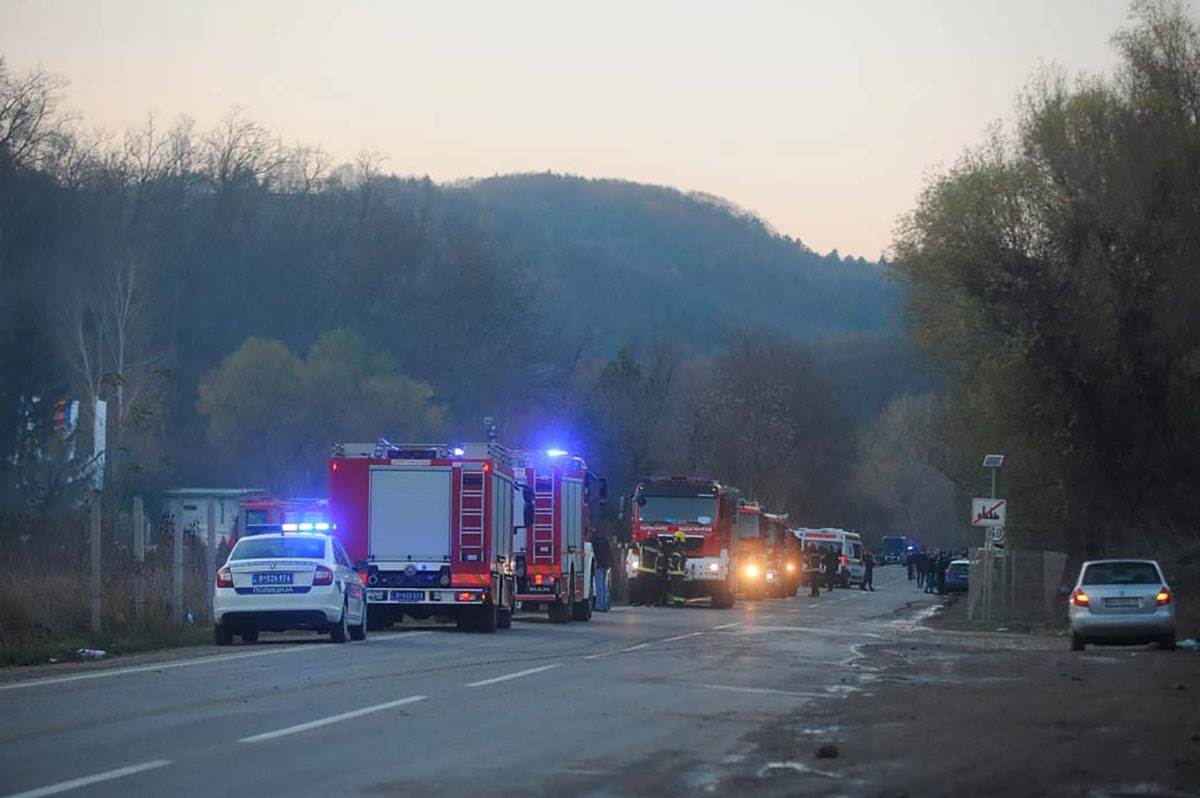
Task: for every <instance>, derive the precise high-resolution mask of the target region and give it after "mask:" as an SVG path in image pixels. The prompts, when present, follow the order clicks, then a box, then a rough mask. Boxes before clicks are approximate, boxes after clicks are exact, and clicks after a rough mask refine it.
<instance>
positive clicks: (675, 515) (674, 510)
mask: <svg viewBox="0 0 1200 798" xmlns="http://www.w3.org/2000/svg"><path fill="white" fill-rule="evenodd" d="M641 498H642V499H644V500H645V502H646V503H645V504H640V505H639V506H638V520H640V521H641V522H642V523H643V524H711V523H712V520H713V516H714V515H716V512H717V499H716V497H715V496H647V495H645V494H642V496H641Z"/></svg>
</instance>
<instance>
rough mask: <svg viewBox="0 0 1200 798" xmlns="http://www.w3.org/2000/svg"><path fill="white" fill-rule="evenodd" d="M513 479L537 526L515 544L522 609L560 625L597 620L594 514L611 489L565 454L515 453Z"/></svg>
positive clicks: (521, 534) (552, 451)
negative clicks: (594, 615) (546, 614)
mask: <svg viewBox="0 0 1200 798" xmlns="http://www.w3.org/2000/svg"><path fill="white" fill-rule="evenodd" d="M513 474H514V476H515V477H516V484H517V487H518V489H519V490H520V491H521V492H522V496H524V495H527V494H526V493H525V491H529V492H530V493H531V494H532V496H531V498H532V499H533V505H534V514H533V522H532V523H531V524H527V525H525V526H520V527H518V528H517V534H516V537H515V538H514V541H513V548H514V554H515V557H516V575H517V601H518V602H519V603H520V607H521V609H522V610H528V609H534V608H537V609H539V610H540V609H542V608H545V609H547V610H548V611H549V615H550V620H551V621H552V622H554V623H568V622H570V621H588V620H591V617H592V604H593V600H594V592H593V588H594V581H593V578H594V576H595V571H596V565H595V562H594V560H593V555H592V544H591V539H592V508H593V507H595V506H596V505H597V504H598V503H599V502H600V501H603V499H604V494H605V493H606V492H607V484H606V483H605V481H604V480H602V479H600V478H598V477H596V476H595V475H594V474H593V473H592V472H591V471H589V470H588V467H587V463H586V462H585V461H584V459H583V458H582V457H577V456H575V455H572V454H569V453H567V452H565V451H562V450H559V449H550V450H548V451H544V452H542V451H514V452H513Z"/></svg>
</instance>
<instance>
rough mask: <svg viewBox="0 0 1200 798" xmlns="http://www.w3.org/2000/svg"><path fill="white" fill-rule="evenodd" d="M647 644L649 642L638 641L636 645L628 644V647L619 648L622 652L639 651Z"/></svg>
mask: <svg viewBox="0 0 1200 798" xmlns="http://www.w3.org/2000/svg"><path fill="white" fill-rule="evenodd" d="M649 645H650V644H649V643H638V644H637V645H636V646H630V647H629V648H623V649H621V653H622V654H624V653H626V652H629V651H640V650H641V649H643V648H646V647H647V646H649Z"/></svg>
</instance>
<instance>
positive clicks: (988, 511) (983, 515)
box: [971, 499, 1008, 526]
mask: <svg viewBox="0 0 1200 798" xmlns="http://www.w3.org/2000/svg"><path fill="white" fill-rule="evenodd" d="M1007 510H1008V502H1007V501H1005V500H1004V499H971V525H972V526H1004V516H1005V515H1006V511H1007Z"/></svg>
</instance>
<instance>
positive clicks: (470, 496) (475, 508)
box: [454, 468, 483, 562]
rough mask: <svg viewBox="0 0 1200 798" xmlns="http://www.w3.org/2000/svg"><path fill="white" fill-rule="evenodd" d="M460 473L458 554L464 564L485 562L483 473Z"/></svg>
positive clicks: (459, 471) (461, 471)
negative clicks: (460, 499)
mask: <svg viewBox="0 0 1200 798" xmlns="http://www.w3.org/2000/svg"><path fill="white" fill-rule="evenodd" d="M454 470H455V471H457V472H458V473H459V479H460V480H462V481H461V482H460V484H459V496H460V497H461V498H462V501H461V502H460V503H459V511H458V513H459V514H458V552H459V555H458V556H459V559H460V560H461V561H462V562H483V472H482V471H468V470H467V469H465V468H456V469H454Z"/></svg>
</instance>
